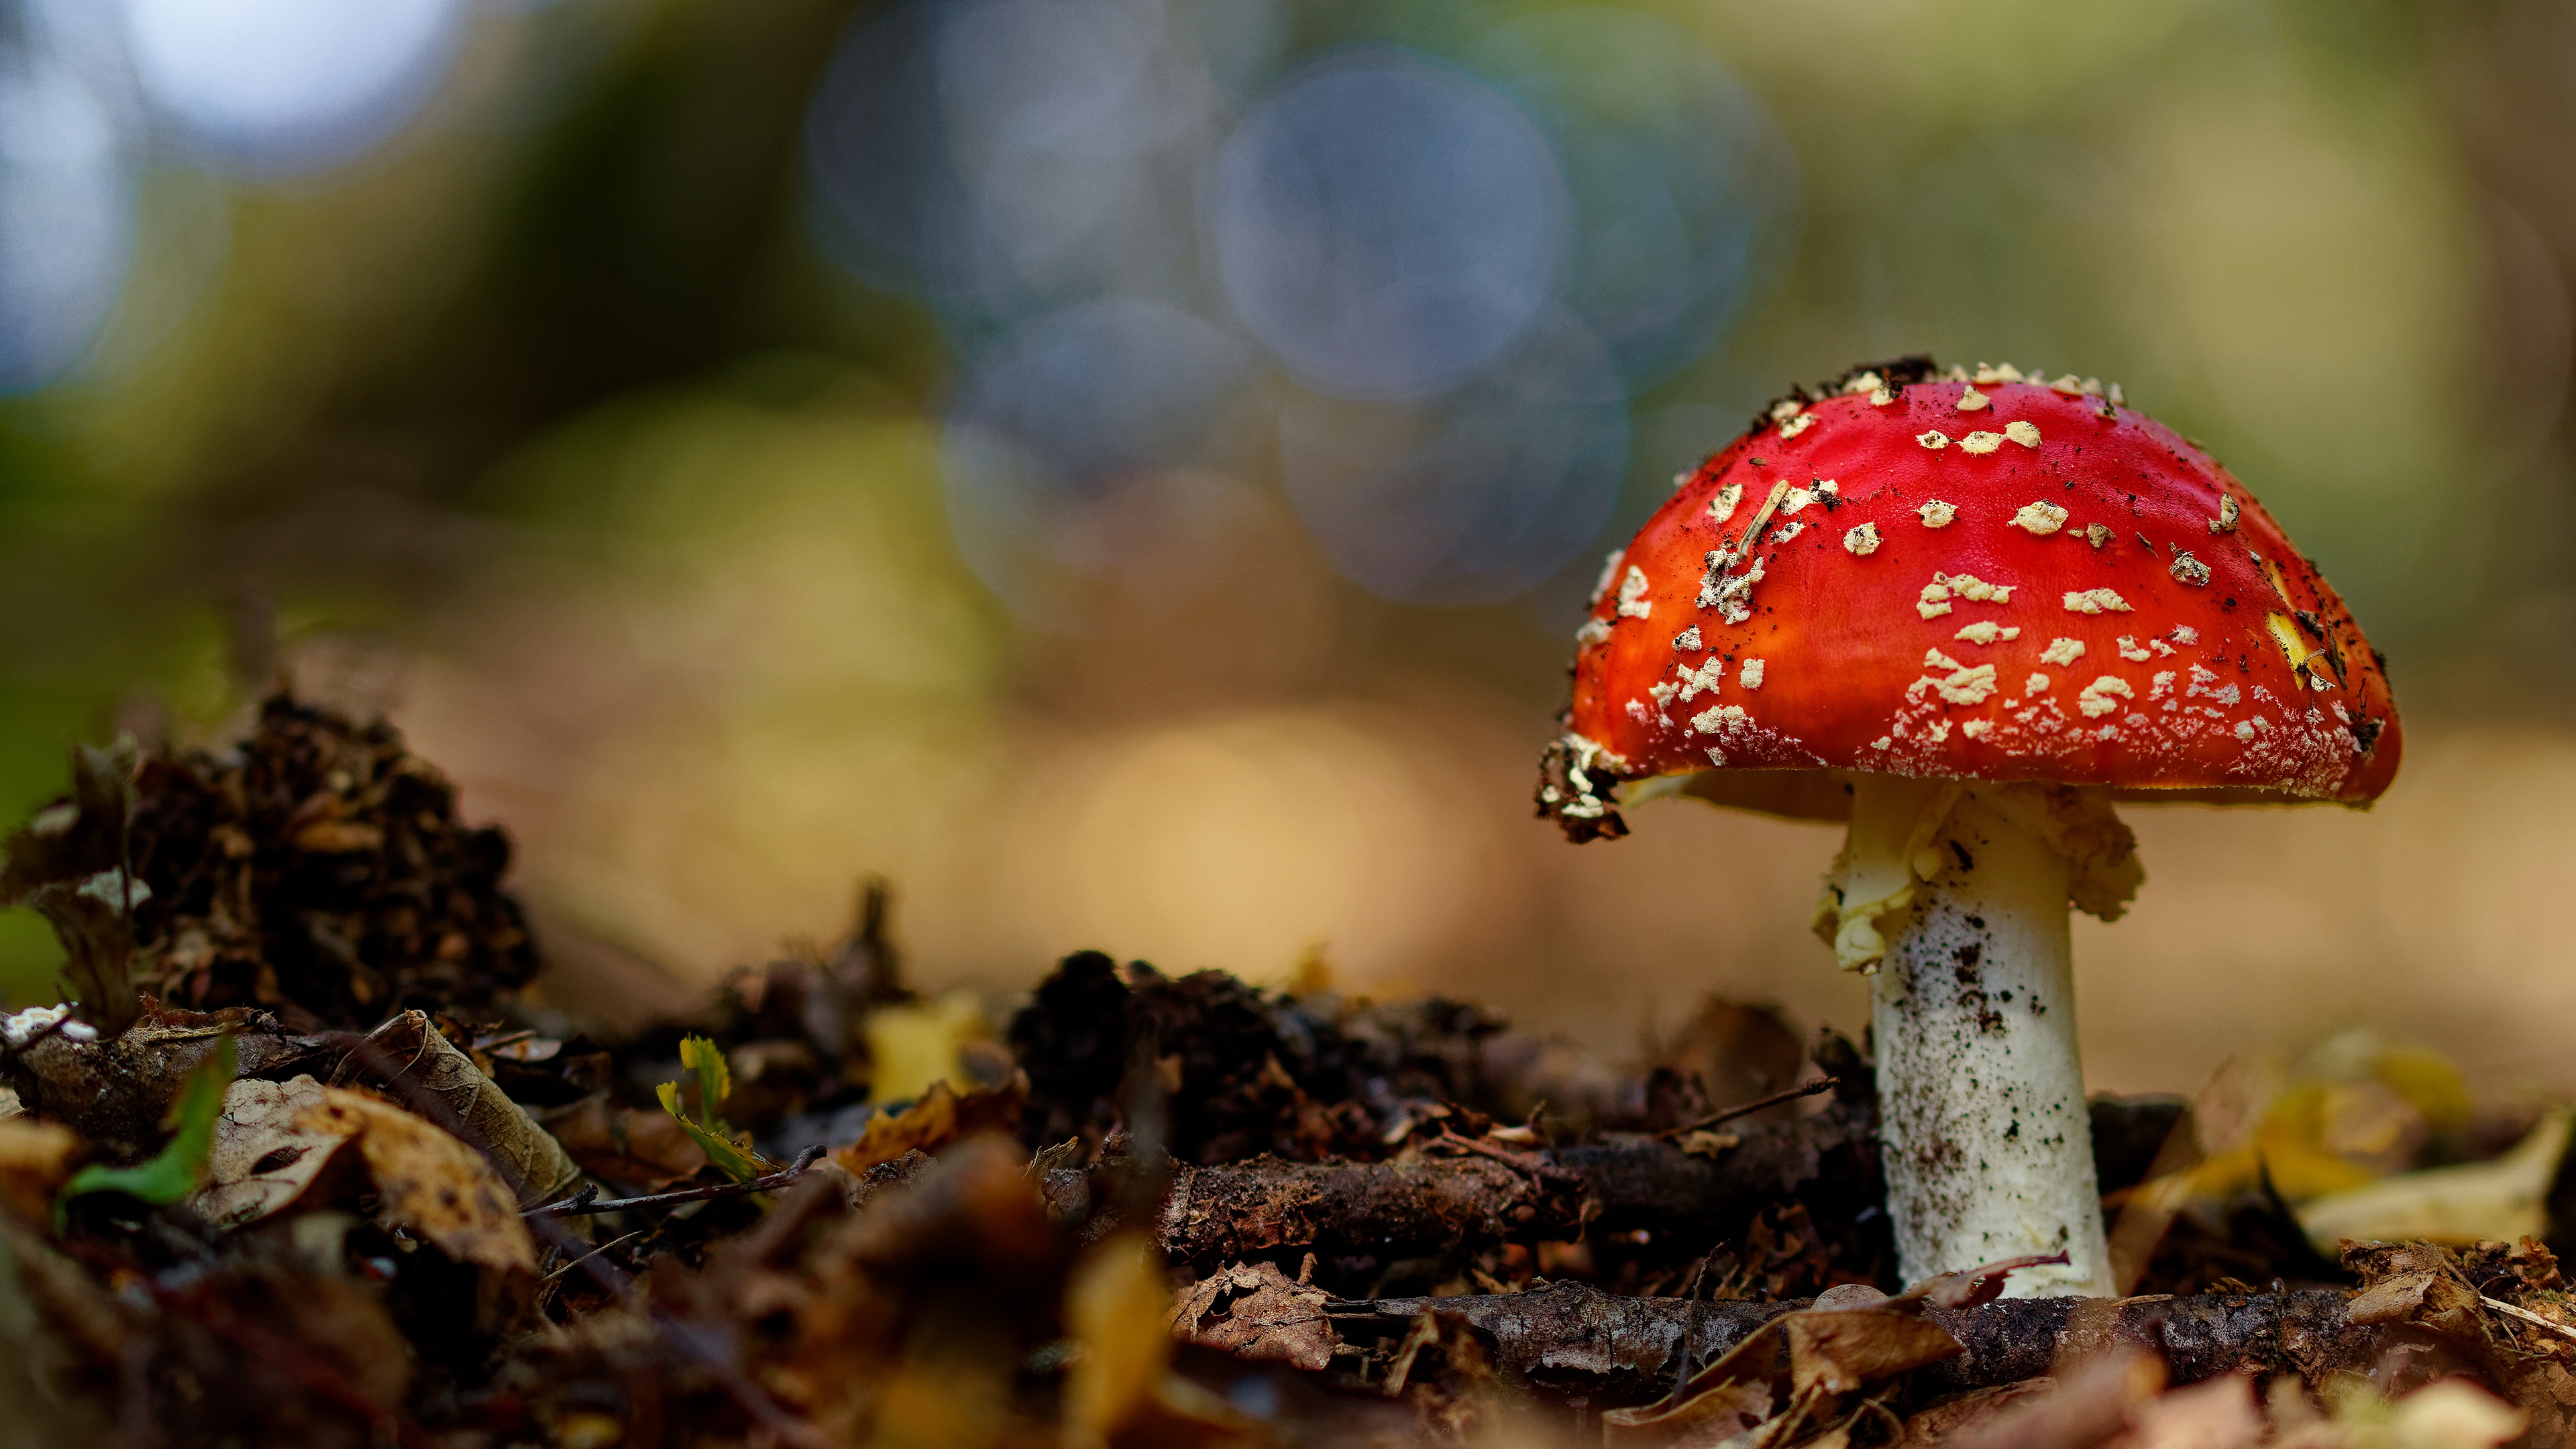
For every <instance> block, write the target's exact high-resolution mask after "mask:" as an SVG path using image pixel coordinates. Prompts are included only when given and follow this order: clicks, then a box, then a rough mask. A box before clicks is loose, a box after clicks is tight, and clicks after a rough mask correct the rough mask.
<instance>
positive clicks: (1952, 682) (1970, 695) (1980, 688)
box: [1932, 664, 1995, 704]
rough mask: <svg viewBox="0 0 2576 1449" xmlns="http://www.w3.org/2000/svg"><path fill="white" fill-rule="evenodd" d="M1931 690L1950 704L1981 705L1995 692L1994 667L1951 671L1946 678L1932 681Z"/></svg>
mask: <svg viewBox="0 0 2576 1449" xmlns="http://www.w3.org/2000/svg"><path fill="white" fill-rule="evenodd" d="M1932 688H1933V689H1934V690H1936V691H1938V692H1939V693H1940V696H1941V698H1943V699H1944V700H1947V701H1948V702H1949V703H1951V704H1983V703H1985V702H1986V701H1987V700H1988V699H1990V698H1992V697H1993V695H1994V692H1995V667H1994V666H1993V665H1991V664H1980V665H1978V666H1977V667H1976V668H1974V669H1953V670H1952V671H1950V674H1949V676H1948V677H1947V678H1943V679H1936V680H1933V681H1932Z"/></svg>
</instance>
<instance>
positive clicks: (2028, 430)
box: [2004, 418, 2039, 448]
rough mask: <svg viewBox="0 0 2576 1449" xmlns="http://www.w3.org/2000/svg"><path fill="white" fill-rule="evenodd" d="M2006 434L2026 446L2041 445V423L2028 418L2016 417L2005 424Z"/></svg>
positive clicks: (2034, 446)
mask: <svg viewBox="0 0 2576 1449" xmlns="http://www.w3.org/2000/svg"><path fill="white" fill-rule="evenodd" d="M2004 436H2005V437H2007V438H2010V439H2012V440H2013V441H2014V442H2016V443H2019V444H2021V445H2022V446H2023V447H2025V448H2036V447H2038V446H2039V424H2037V423H2034V422H2032V421H2031V420H2030V419H2028V418H2015V419H2013V420H2012V421H2011V422H2008V423H2006V424H2004Z"/></svg>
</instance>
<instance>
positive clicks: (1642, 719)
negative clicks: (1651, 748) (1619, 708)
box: [1628, 699, 1655, 726]
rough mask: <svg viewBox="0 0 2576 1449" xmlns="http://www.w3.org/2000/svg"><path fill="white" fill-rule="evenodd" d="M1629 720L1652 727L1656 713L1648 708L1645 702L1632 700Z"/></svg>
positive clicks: (1629, 705)
mask: <svg viewBox="0 0 2576 1449" xmlns="http://www.w3.org/2000/svg"><path fill="white" fill-rule="evenodd" d="M1628 718H1630V719H1632V720H1635V721H1636V722H1637V723H1639V724H1641V725H1648V726H1651V725H1653V724H1654V722H1655V712H1654V711H1653V710H1650V709H1648V708H1646V702H1645V701H1644V700H1642V699H1632V700H1630V701H1628Z"/></svg>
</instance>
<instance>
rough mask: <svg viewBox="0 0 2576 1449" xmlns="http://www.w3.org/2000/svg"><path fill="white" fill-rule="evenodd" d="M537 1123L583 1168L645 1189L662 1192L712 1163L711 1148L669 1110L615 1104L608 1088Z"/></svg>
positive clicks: (546, 1115)
mask: <svg viewBox="0 0 2576 1449" xmlns="http://www.w3.org/2000/svg"><path fill="white" fill-rule="evenodd" d="M538 1123H539V1125H541V1126H543V1127H544V1128H545V1129H546V1131H547V1132H548V1133H550V1134H551V1135H552V1136H553V1137H554V1139H555V1140H556V1141H557V1142H560V1143H562V1144H563V1149H564V1151H566V1152H568V1153H570V1154H571V1155H572V1160H573V1162H574V1164H575V1165H577V1166H579V1167H580V1168H581V1170H582V1171H584V1172H586V1173H588V1174H590V1175H591V1176H593V1177H596V1178H601V1179H603V1180H605V1181H608V1182H617V1183H625V1184H627V1185H628V1186H630V1187H633V1188H635V1189H636V1190H638V1191H640V1192H647V1193H652V1192H662V1191H664V1190H666V1189H668V1188H670V1187H671V1186H672V1185H673V1184H675V1183H678V1182H681V1181H683V1180H685V1179H688V1178H692V1177H695V1176H697V1175H698V1169H699V1168H702V1167H704V1166H706V1165H707V1154H706V1152H705V1151H704V1150H703V1149H702V1148H700V1147H699V1146H698V1144H697V1143H695V1142H693V1141H691V1140H690V1138H689V1134H688V1132H687V1131H686V1130H684V1129H683V1128H682V1127H681V1126H680V1124H679V1123H678V1122H676V1121H674V1120H672V1117H671V1114H670V1113H668V1112H665V1111H663V1110H661V1109H660V1108H658V1107H656V1108H653V1109H652V1110H650V1111H645V1110H639V1109H637V1108H634V1107H618V1106H614V1105H611V1104H610V1102H609V1100H608V1094H607V1093H605V1092H595V1093H593V1094H591V1095H590V1096H587V1097H584V1098H582V1099H581V1100H580V1101H578V1102H574V1103H571V1104H570V1105H568V1106H564V1107H559V1108H556V1109H555V1110H553V1111H550V1112H547V1113H545V1114H544V1115H543V1116H542V1117H540V1118H539V1119H538Z"/></svg>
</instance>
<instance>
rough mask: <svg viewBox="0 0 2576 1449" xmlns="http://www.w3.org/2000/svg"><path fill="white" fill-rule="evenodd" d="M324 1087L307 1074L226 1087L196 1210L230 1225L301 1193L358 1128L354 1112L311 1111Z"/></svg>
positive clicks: (266, 1212)
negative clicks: (293, 1078) (339, 1113)
mask: <svg viewBox="0 0 2576 1449" xmlns="http://www.w3.org/2000/svg"><path fill="white" fill-rule="evenodd" d="M329 1090H330V1089H329V1088H327V1087H324V1086H323V1085H322V1084H321V1083H320V1082H317V1081H315V1080H313V1078H311V1077H309V1076H305V1077H297V1078H296V1079H295V1080H293V1081H291V1082H263V1081H237V1082H235V1083H233V1084H232V1086H230V1087H229V1088H226V1089H225V1091H224V1109H223V1115H222V1116H220V1117H218V1118H216V1119H215V1139H214V1151H213V1153H212V1154H211V1156H210V1157H209V1158H208V1159H207V1168H206V1185H205V1186H204V1187H203V1188H201V1189H199V1191H198V1193H197V1196H196V1199H195V1203H194V1205H195V1207H196V1209H197V1212H198V1213H199V1214H200V1215H201V1216H203V1217H204V1218H205V1219H206V1220H207V1221H208V1222H210V1223H212V1224H214V1225H215V1226H217V1227H219V1228H237V1227H241V1226H243V1225H244V1224H247V1223H253V1222H257V1221H258V1220H259V1219H261V1218H264V1217H267V1216H269V1215H270V1214H272V1213H275V1212H278V1211H280V1210H281V1209H284V1208H286V1207H287V1206H289V1205H290V1204H292V1203H294V1202H295V1201H296V1199H298V1198H300V1197H302V1196H303V1195H304V1193H305V1191H306V1190H307V1189H308V1188H310V1187H311V1186H312V1185H313V1183H314V1181H315V1180H316V1179H317V1178H319V1177H320V1176H321V1175H322V1172H323V1169H324V1168H326V1167H328V1166H329V1165H330V1163H331V1161H332V1159H333V1158H334V1157H335V1156H336V1155H337V1154H338V1152H339V1150H340V1148H341V1147H342V1146H343V1145H344V1144H345V1143H347V1142H348V1140H349V1139H350V1138H351V1137H352V1136H355V1135H356V1133H357V1131H358V1127H359V1123H358V1122H357V1120H356V1119H355V1118H352V1117H347V1116H333V1115H331V1114H328V1113H323V1112H317V1111H316V1110H315V1109H317V1108H320V1107H322V1106H323V1105H324V1103H325V1102H326V1100H327V1094H328V1092H329ZM308 1119H309V1120H308Z"/></svg>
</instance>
